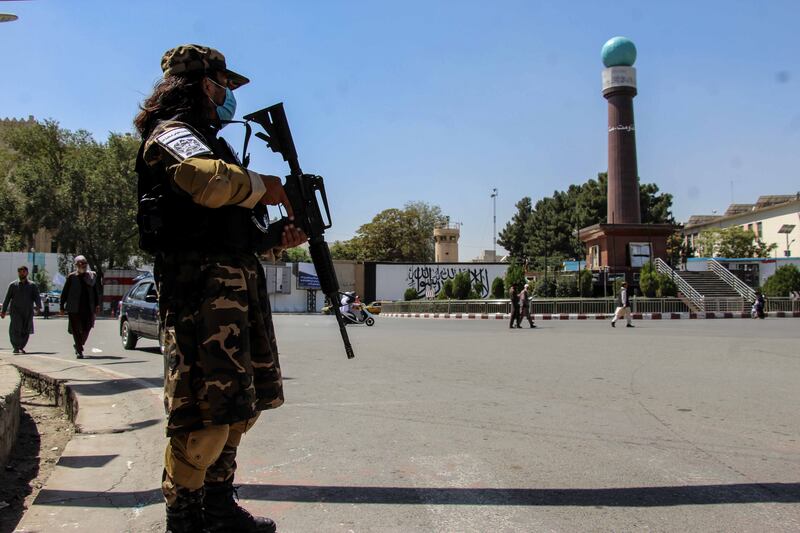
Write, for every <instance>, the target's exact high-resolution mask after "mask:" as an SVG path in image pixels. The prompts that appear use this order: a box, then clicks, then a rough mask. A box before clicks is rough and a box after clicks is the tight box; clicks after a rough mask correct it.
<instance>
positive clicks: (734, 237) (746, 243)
mask: <svg viewBox="0 0 800 533" xmlns="http://www.w3.org/2000/svg"><path fill="white" fill-rule="evenodd" d="M696 243H697V251H698V253H699V254H700V256H701V257H769V254H770V253H771V252H772V251H773V250H774V249H775V248H776V247H777V245H776V244H774V243H773V244H769V245H768V244H766V243H764V241H762V240H761V239H760V238H758V237H757V236H756V234H755V233H753V232H752V231H748V230H746V229H744V228H742V227H741V226H731V227H729V228H724V229H720V228H709V229H706V230H703V231H701V232H700V234H699V235H698V236H697V239H696Z"/></svg>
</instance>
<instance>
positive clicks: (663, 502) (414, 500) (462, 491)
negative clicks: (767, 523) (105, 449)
mask: <svg viewBox="0 0 800 533" xmlns="http://www.w3.org/2000/svg"><path fill="white" fill-rule="evenodd" d="M239 495H240V496H241V497H242V498H244V499H249V500H262V501H273V502H301V503H351V504H380V505H421V504H424V505H496V506H503V505H509V506H561V507H595V506H603V507H669V506H675V505H719V504H736V503H739V504H742V503H800V483H738V484H732V485H691V486H666V487H625V488H605V489H493V488H435V487H431V488H425V487H420V488H415V487H348V486H314V485H242V486H241V487H240V488H239ZM161 501H162V496H161V490H160V489H153V490H148V491H136V492H104V493H95V492H89V491H80V490H75V491H71V490H63V491H62V490H47V489H44V490H42V491H41V492H40V493H39V497H38V498H37V503H39V504H42V503H46V504H49V505H64V506H81V507H124V506H129V505H137V504H142V503H144V504H150V503H158V502H161Z"/></svg>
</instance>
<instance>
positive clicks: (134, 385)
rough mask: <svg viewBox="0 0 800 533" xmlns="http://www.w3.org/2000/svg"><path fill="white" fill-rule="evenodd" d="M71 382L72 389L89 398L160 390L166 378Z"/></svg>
mask: <svg viewBox="0 0 800 533" xmlns="http://www.w3.org/2000/svg"><path fill="white" fill-rule="evenodd" d="M79 381H85V380H70V387H71V388H72V389H73V390H74V391H75V392H77V393H78V394H85V395H87V396H106V395H110V394H122V393H124V392H130V391H134V390H140V389H150V388H160V387H163V386H164V377H163V376H158V377H153V378H120V379H107V380H102V381H85V382H83V383H80V382H79Z"/></svg>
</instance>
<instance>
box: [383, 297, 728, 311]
mask: <svg viewBox="0 0 800 533" xmlns="http://www.w3.org/2000/svg"><path fill="white" fill-rule="evenodd" d="M615 308H616V300H615V299H614V298H545V299H539V298H534V299H532V300H531V313H533V314H537V315H538V314H570V315H571V314H586V315H591V314H611V313H613V312H614V309H615ZM381 309H382V312H383V313H448V314H454V313H474V314H484V315H492V314H496V313H506V314H507V313H510V312H511V302H509V301H508V300H412V301H410V302H386V303H384V304H383V306H382V308H381ZM719 310H720V311H721V310H723V309H722V308H720V309H719ZM737 310H738V311H741V310H742V304H741V300H740V301H739V308H738V309H737ZM631 311H632V312H634V313H688V312H689V311H690V309H689V307H688V306H687V305H686V303H684V301H683V300H681V299H679V298H636V297H634V298H631Z"/></svg>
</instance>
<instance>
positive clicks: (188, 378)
mask: <svg viewBox="0 0 800 533" xmlns="http://www.w3.org/2000/svg"><path fill="white" fill-rule="evenodd" d="M161 69H162V71H163V73H164V76H163V78H162V79H161V80H159V81H158V82H157V83H156V86H155V88H154V90H153V94H152V95H150V96H148V97H147V99H146V100H145V101H144V102H143V103H142V105H141V108H140V109H141V111H140V113H139V114H138V115H137V116H136V119H135V120H134V124H135V125H136V128H137V130H138V132H139V134H140V135H141V137H142V144H141V148H140V150H139V154H138V156H137V158H136V173H137V174H138V191H139V214H138V216H137V221H138V223H139V243H140V246H141V247H142V248H143V249H145V250H146V251H148V252H150V253H152V254H153V256H154V259H155V269H154V274H155V280H156V283H157V284H158V305H159V313H160V320H161V327H162V329H163V331H164V335H165V341H164V351H165V357H166V359H167V362H168V369H167V375H166V377H165V383H164V389H165V390H164V404H165V407H166V411H167V424H166V434H167V438H168V441H167V446H166V453H165V454H164V470H163V474H162V477H161V491H162V493H163V495H164V499H165V500H166V515H167V524H166V529H167V531H168V532H171V533H183V532H187V533H189V532H196V531H197V532H200V531H203V532H237V533H239V532H240V533H246V532H262V533H273V532H274V531H275V529H276V526H275V522H274V521H272V520H271V519H269V518H266V517H259V516H253V515H251V514H250V513H249V512H248V511H246V510H245V509H243V508H242V507H240V506H239V504H238V503H237V501H236V499H235V498H234V486H233V482H234V477H235V475H236V455H237V453H238V449H239V445H240V443H241V440H242V436H243V435H244V434H245V433H246V432H247V431H248V430H249V429H250V428H251V427H253V425H254V424H255V423H256V420H257V419H258V418H259V415H260V414H261V411H265V410H267V409H274V408H277V407H279V406H281V405H282V404H283V401H284V396H283V379H282V377H281V367H280V362H279V357H278V345H277V341H276V339H275V327H274V325H273V322H272V311H271V309H270V303H269V296H268V295H267V284H266V281H265V279H264V269H263V268H262V267H261V264H260V263H259V259H258V257H257V256H256V253H255V252H256V250H257V248H258V245H257V243H258V240H259V239H260V238H261V237H260V236H259V235H260V232H259V231H258V230H257V229H256V228H255V227H254V226H253V222H252V220H251V218H252V210H253V208H254V207H255V206H256V205H257V204H259V203H260V204H263V205H278V204H281V205H283V206H284V208H285V209H286V211H287V215H288V216H289V217H290V218H291V217H292V215H293V212H292V209H291V204H290V203H289V201H288V198H287V196H286V191H285V190H284V188H283V185H282V183H281V179H280V178H279V177H277V176H269V175H264V174H258V173H256V172H254V171H251V170H248V169H247V168H246V167H244V166H242V164H241V162H240V161H239V159H238V157H237V156H236V154H235V153H234V151H233V150H232V149H231V147H230V145H229V144H228V143H227V142H226V141H225V139H223V138H222V137H219V131H220V129H221V128H222V127H223V126H225V125H226V124H227V123H228V122H229V121H231V120H233V118H234V116H235V112H236V98H235V96H234V90H236V89H238V88H239V87H240V86H242V85H244V84H246V83H248V82H249V80H248V79H247V78H245V77H244V76H242V75H240V74H237V73H235V72H233V71H231V70H229V69H228V68H227V65H226V62H225V56H223V55H222V54H221V53H220V52H219V51H217V50H214V49H213V48H208V47H205V46H200V45H193V44H187V45H182V46H178V47H176V48H173V49H171V50H168V51H167V52H166V53H165V54H164V56H163V57H162V59H161ZM306 240H307V239H306V237H305V235H304V234H303V232H302V231H300V230H299V229H297V228H295V227H294V226H293V225H287V226H286V227H285V228H284V231H283V234H282V236H281V243H280V247H281V248H283V249H287V248H292V247H295V246H298V245H300V244H302V243H303V242H305V241H306ZM273 253H275V251H274V250H273ZM278 255H279V253H278ZM332 303H333V304H334V305H335V304H336V302H332ZM271 438H272V439H273V440H274V442H275V444H274V445H275V446H276V447H277V446H278V441H279V439H280V438H281V436H280V434H279V433H276V432H273V433H272V437H271ZM323 529H324V528H323Z"/></svg>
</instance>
